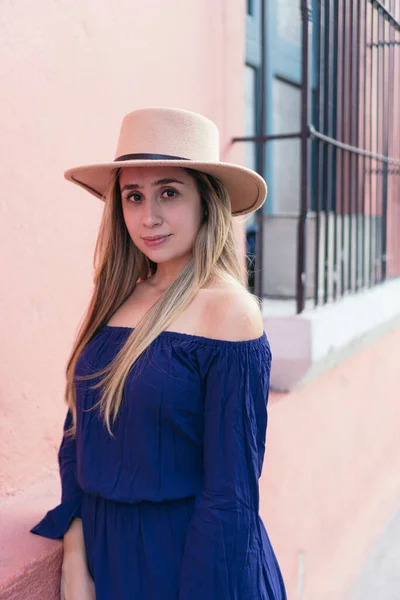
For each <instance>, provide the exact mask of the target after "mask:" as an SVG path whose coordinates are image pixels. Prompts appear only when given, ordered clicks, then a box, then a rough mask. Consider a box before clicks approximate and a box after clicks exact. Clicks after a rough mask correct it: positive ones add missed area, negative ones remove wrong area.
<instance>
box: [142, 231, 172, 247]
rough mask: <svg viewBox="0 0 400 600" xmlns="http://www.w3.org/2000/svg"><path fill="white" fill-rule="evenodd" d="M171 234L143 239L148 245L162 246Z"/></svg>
mask: <svg viewBox="0 0 400 600" xmlns="http://www.w3.org/2000/svg"><path fill="white" fill-rule="evenodd" d="M170 235H171V234H169V235H160V236H157V237H153V238H142V240H143V241H144V243H145V244H146V246H150V247H152V246H160V245H161V244H163V243H164V242H165V241H166V240H167V239H168V238H169V237H170Z"/></svg>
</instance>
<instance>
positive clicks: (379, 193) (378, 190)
mask: <svg viewBox="0 0 400 600" xmlns="http://www.w3.org/2000/svg"><path fill="white" fill-rule="evenodd" d="M377 18H378V43H379V42H381V40H382V23H383V19H382V14H381V11H380V10H378V11H377ZM382 50H383V49H382V46H381V45H380V44H379V46H378V48H377V52H378V77H377V102H376V105H377V111H376V132H377V133H376V151H377V152H381V131H382V116H383V113H382V111H383V108H382V107H383V101H382V85H383V86H384V85H385V82H384V79H383V69H382ZM381 182H382V179H381V178H380V177H377V179H376V204H377V213H378V215H379V219H376V228H375V236H376V238H375V239H378V240H379V243H378V244H377V245H376V253H375V264H376V278H377V280H378V282H381V281H382V218H383V210H382V209H383V202H382V201H383V198H382V186H381ZM379 221H380V222H379ZM378 236H379V237H378Z"/></svg>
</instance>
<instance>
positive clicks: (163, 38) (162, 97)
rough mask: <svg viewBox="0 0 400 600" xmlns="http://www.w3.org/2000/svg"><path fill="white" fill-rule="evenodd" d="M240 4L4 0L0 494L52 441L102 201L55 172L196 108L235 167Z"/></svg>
mask: <svg viewBox="0 0 400 600" xmlns="http://www.w3.org/2000/svg"><path fill="white" fill-rule="evenodd" d="M244 22H245V20H244V4H243V3H242V1H241V0H229V8H228V0H203V1H202V2H196V1H195V0H169V1H168V2H163V1H161V0H147V1H146V2H140V1H139V0H136V1H135V0H133V1H131V0H130V1H129V2H128V1H127V0H123V1H121V2H119V3H114V2H111V0H79V1H78V0H70V1H68V2H66V1H64V0H37V1H36V2H35V3H32V2H29V1H28V0H18V1H16V0H15V1H13V0H5V1H4V2H2V5H1V11H0V32H1V50H0V80H1V94H0V109H1V130H2V133H1V149H0V156H1V160H0V180H1V182H2V184H1V191H0V198H1V200H0V210H1V214H0V221H1V236H0V272H1V274H2V281H3V285H2V287H1V292H0V301H1V311H0V332H1V344H0V361H1V365H2V377H1V388H0V414H1V418H0V428H1V431H0V439H1V449H0V473H1V474H2V477H1V482H0V497H1V496H2V495H3V496H4V495H8V494H12V493H14V492H15V491H17V490H19V489H21V488H22V487H25V486H27V485H29V484H30V483H32V482H33V481H35V480H39V479H40V478H41V477H42V475H44V473H45V472H47V470H48V468H49V466H50V465H52V466H54V455H55V454H54V452H55V448H56V446H57V444H58V443H59V436H60V428H61V424H62V418H63V416H64V411H65V408H64V405H63V401H62V397H63V391H64V368H65V363H66V360H67V356H68V353H69V351H70V348H71V344H72V341H73V338H74V335H75V332H76V329H77V325H78V322H79V320H80V318H81V315H82V313H83V311H84V309H85V307H86V303H87V300H88V298H89V294H90V291H91V276H92V254H93V249H94V243H95V238H96V233H97V229H98V225H99V220H100V216H101V209H102V203H101V202H100V201H98V200H96V199H95V198H94V197H91V196H90V195H89V194H87V193H86V192H84V191H83V190H82V189H79V188H77V187H75V186H73V185H72V184H70V183H67V182H66V181H64V179H63V176H62V174H63V171H64V170H65V169H66V168H67V167H70V166H73V165H76V164H81V163H82V164H83V163H86V162H92V161H93V162H95V161H101V160H104V159H113V158H114V152H115V147H116V142H117V136H118V131H119V126H120V121H121V119H122V116H123V115H124V114H125V113H127V112H129V111H131V110H134V109H135V108H140V107H143V106H150V105H153V106H154V105H158V106H175V107H180V108H186V109H189V110H195V111H199V112H202V113H203V114H205V115H206V116H208V117H210V118H211V119H213V120H214V121H215V122H216V123H217V124H218V126H219V127H220V132H221V149H222V157H223V158H224V159H225V160H233V161H235V160H237V161H238V162H242V156H241V152H242V149H241V148H240V145H236V146H235V147H234V148H233V149H232V148H229V147H228V146H229V140H230V139H231V137H232V136H234V135H238V134H241V133H242V131H243V98H242V97H243V91H242V90H243V88H242V80H243V66H244Z"/></svg>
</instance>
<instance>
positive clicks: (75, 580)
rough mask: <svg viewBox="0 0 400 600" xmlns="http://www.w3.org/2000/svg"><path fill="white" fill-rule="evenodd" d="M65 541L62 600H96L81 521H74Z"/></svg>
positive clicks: (76, 519)
mask: <svg viewBox="0 0 400 600" xmlns="http://www.w3.org/2000/svg"><path fill="white" fill-rule="evenodd" d="M63 539H64V555H63V562H62V568H61V600H95V599H96V593H95V588H94V582H93V579H92V577H91V575H90V573H89V569H88V565H87V559H86V551H85V543H84V539H83V530H82V520H81V519H79V518H75V519H73V520H72V522H71V525H70V526H69V529H68V531H66V533H65V534H64V538H63Z"/></svg>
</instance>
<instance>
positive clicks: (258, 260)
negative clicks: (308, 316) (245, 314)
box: [254, 0, 266, 298]
mask: <svg viewBox="0 0 400 600" xmlns="http://www.w3.org/2000/svg"><path fill="white" fill-rule="evenodd" d="M265 20H266V13H265V1H264V0H262V1H261V65H260V87H261V101H260V105H261V106H260V120H259V124H258V134H259V135H258V137H264V136H265V129H266V115H265V71H266V31H265ZM257 158H258V172H259V173H260V174H261V176H264V175H265V144H264V143H263V142H262V141H261V140H259V143H258V152H257ZM256 227H257V230H256V256H255V261H254V293H255V295H256V296H258V297H259V298H262V297H263V263H264V260H263V254H264V248H263V241H264V212H263V210H262V209H261V210H258V211H257V212H256Z"/></svg>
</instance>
